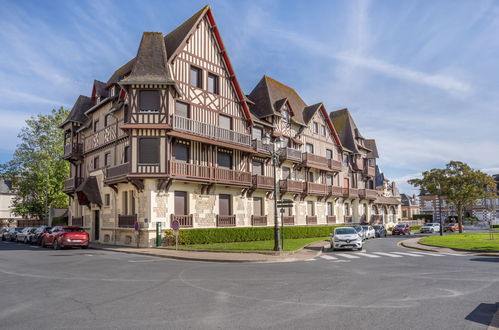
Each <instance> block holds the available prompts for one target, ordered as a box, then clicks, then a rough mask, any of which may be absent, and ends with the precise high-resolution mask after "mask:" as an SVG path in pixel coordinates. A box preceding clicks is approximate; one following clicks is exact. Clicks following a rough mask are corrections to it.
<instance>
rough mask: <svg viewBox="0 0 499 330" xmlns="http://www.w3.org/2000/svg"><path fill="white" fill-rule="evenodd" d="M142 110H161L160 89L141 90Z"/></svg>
mask: <svg viewBox="0 0 499 330" xmlns="http://www.w3.org/2000/svg"><path fill="white" fill-rule="evenodd" d="M139 111H140V112H159V91H140V94H139Z"/></svg>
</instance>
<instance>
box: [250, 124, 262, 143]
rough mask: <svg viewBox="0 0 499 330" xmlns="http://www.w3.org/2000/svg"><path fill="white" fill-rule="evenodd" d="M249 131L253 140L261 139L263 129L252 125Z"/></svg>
mask: <svg viewBox="0 0 499 330" xmlns="http://www.w3.org/2000/svg"><path fill="white" fill-rule="evenodd" d="M251 132H252V139H253V140H261V139H262V134H263V130H262V128H261V127H255V126H253V128H252V131H251Z"/></svg>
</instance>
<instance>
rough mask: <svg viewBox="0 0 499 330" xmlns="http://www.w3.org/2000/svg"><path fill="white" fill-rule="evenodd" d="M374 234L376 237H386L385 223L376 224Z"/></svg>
mask: <svg viewBox="0 0 499 330" xmlns="http://www.w3.org/2000/svg"><path fill="white" fill-rule="evenodd" d="M374 235H375V236H376V237H386V228H385V226H383V225H376V226H374Z"/></svg>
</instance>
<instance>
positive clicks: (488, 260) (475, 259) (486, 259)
mask: <svg viewBox="0 0 499 330" xmlns="http://www.w3.org/2000/svg"><path fill="white" fill-rule="evenodd" d="M470 261H486V262H499V257H497V258H496V257H484V258H472V259H470Z"/></svg>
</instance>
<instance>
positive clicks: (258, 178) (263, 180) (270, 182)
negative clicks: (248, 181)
mask: <svg viewBox="0 0 499 330" xmlns="http://www.w3.org/2000/svg"><path fill="white" fill-rule="evenodd" d="M253 188H255V189H266V190H273V189H274V177H272V176H264V175H259V174H254V175H253Z"/></svg>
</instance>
